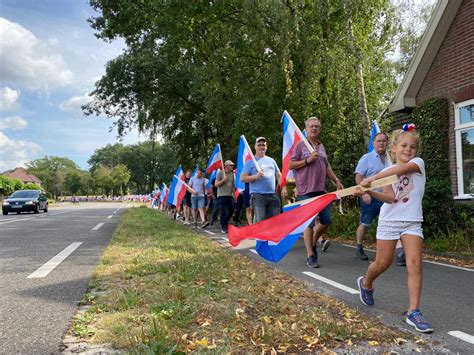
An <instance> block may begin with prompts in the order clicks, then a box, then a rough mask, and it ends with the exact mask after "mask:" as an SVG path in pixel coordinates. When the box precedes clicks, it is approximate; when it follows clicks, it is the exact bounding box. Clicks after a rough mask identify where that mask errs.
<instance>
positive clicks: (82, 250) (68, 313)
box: [0, 203, 127, 354]
mask: <svg viewBox="0 0 474 355" xmlns="http://www.w3.org/2000/svg"><path fill="white" fill-rule="evenodd" d="M126 206H127V204H126V203H85V204H79V205H74V206H72V205H70V206H69V207H64V208H51V209H50V211H49V212H48V213H40V214H21V215H16V214H9V215H7V216H3V215H2V216H0V353H2V354H13V353H24V354H44V353H48V354H49V353H57V352H59V347H60V345H61V342H62V337H63V335H64V333H65V331H66V330H67V329H68V327H69V323H70V321H71V318H72V316H73V315H74V313H75V311H76V309H77V304H78V302H79V301H80V300H81V298H82V296H83V295H84V293H85V291H86V288H87V285H88V281H89V278H90V276H91V274H92V272H93V271H94V269H95V267H96V266H97V264H98V262H99V260H100V257H101V256H102V253H103V251H104V249H105V247H106V246H107V244H108V243H109V241H110V238H111V236H112V234H113V232H114V230H115V228H116V225H117V222H118V220H119V219H120V215H121V213H122V212H123V211H124V210H125V208H126ZM94 227H95V228H94ZM94 229H95V230H94Z"/></svg>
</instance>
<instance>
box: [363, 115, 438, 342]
mask: <svg viewBox="0 0 474 355" xmlns="http://www.w3.org/2000/svg"><path fill="white" fill-rule="evenodd" d="M403 128H404V129H401V130H397V131H395V132H394V133H393V137H392V153H393V154H394V155H395V157H396V164H394V165H392V166H391V167H388V168H386V169H384V170H382V171H381V172H380V173H378V174H376V175H374V176H371V177H369V178H367V179H364V180H363V181H362V182H361V183H360V185H361V186H369V185H370V183H371V182H372V181H374V180H377V179H380V178H384V177H387V176H390V175H394V174H396V175H397V176H398V178H399V181H398V183H396V184H394V185H389V186H386V187H384V190H383V192H376V191H368V192H367V193H368V194H370V195H371V196H372V197H375V198H376V199H378V200H380V201H383V202H384V204H383V206H382V208H381V210H380V216H379V222H378V227H377V254H376V256H375V261H374V262H373V263H372V264H370V266H369V268H368V270H367V273H366V275H365V277H364V276H361V277H359V279H358V280H357V284H358V286H359V290H360V300H361V301H362V303H364V304H365V305H367V306H372V305H373V304H374V298H373V292H374V290H373V288H372V284H373V282H374V281H375V279H376V278H377V277H379V276H380V275H381V274H382V273H383V272H384V271H385V270H387V269H388V268H389V267H390V265H391V264H392V259H393V252H394V250H395V246H396V244H397V241H398V240H399V239H400V240H401V242H402V244H403V249H404V251H405V256H406V264H407V271H408V295H409V307H408V312H407V317H406V322H407V323H408V324H409V325H411V326H413V327H415V329H416V330H417V331H419V332H423V333H429V332H432V331H433V328H432V327H431V325H430V324H428V323H427V322H426V321H425V320H424V318H423V315H422V314H421V312H420V310H419V308H418V307H419V303H420V295H421V287H422V280H423V275H422V262H421V259H422V250H423V231H422V227H421V222H422V221H423V212H422V207H421V201H422V199H423V194H424V192H425V182H426V174H425V163H424V161H423V160H422V159H421V158H418V157H417V156H416V155H417V152H418V150H419V148H420V143H421V142H420V136H419V135H418V133H417V132H416V131H415V125H413V124H409V125H404V127H403ZM358 195H363V192H362V190H359V191H358Z"/></svg>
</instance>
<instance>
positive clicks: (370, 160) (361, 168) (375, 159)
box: [355, 150, 391, 191]
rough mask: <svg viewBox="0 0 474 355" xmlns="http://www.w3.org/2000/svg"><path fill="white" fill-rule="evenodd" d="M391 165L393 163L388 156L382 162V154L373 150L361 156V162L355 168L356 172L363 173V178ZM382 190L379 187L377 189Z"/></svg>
mask: <svg viewBox="0 0 474 355" xmlns="http://www.w3.org/2000/svg"><path fill="white" fill-rule="evenodd" d="M390 165H391V164H390V162H389V160H388V158H387V157H385V160H384V162H382V159H381V157H380V155H379V154H377V153H376V152H375V150H373V151H371V152H370V153H367V154H364V155H363V156H362V158H360V160H359V163H358V164H357V167H356V169H355V173H356V174H360V175H362V177H363V178H368V177H371V176H373V175H375V174H377V173H379V172H381V171H382V170H383V169H385V168H386V167H388V166H390ZM382 190H383V189H382V188H379V189H376V190H375V191H382Z"/></svg>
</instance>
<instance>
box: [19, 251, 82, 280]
mask: <svg viewBox="0 0 474 355" xmlns="http://www.w3.org/2000/svg"><path fill="white" fill-rule="evenodd" d="M81 244H82V242H75V243H72V244H71V245H70V246H68V247H67V248H66V249H64V250H63V251H62V252H60V253H59V254H58V255H56V256H54V257H53V258H52V259H51V260H49V261H48V262H46V263H45V264H43V265H42V266H40V267H39V268H38V269H37V270H36V271H35V272H33V273H32V274H30V275H29V276H28V277H27V278H28V279H33V278H38V277H45V276H46V275H48V274H49V273H50V272H51V271H53V270H54V269H55V268H56V267H57V266H58V265H59V264H61V263H62V262H63V261H64V259H66V258H67V257H68V256H69V255H70V254H71V253H72V252H73V251H74V250H76V249H77V248H78V247H79V245H81Z"/></svg>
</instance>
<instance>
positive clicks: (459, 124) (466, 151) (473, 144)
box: [454, 100, 474, 199]
mask: <svg viewBox="0 0 474 355" xmlns="http://www.w3.org/2000/svg"><path fill="white" fill-rule="evenodd" d="M454 116H455V123H456V125H455V137H456V160H457V171H458V174H457V175H458V196H457V198H459V199H463V198H473V197H474V100H469V101H464V102H461V103H458V104H456V105H455V106H454Z"/></svg>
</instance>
